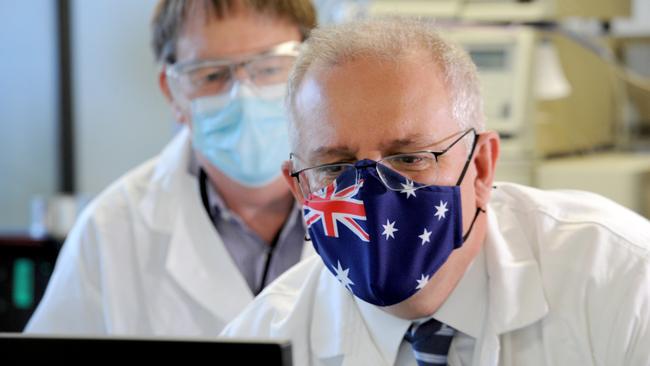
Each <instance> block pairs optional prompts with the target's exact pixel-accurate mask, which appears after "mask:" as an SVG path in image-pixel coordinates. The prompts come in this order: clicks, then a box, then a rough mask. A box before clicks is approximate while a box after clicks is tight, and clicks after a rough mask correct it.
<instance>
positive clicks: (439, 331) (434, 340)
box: [404, 319, 456, 366]
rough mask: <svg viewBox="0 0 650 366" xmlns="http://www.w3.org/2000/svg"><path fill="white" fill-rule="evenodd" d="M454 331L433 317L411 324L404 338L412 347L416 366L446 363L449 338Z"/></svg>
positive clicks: (452, 335) (449, 343)
mask: <svg viewBox="0 0 650 366" xmlns="http://www.w3.org/2000/svg"><path fill="white" fill-rule="evenodd" d="M455 332H456V331H455V330H454V328H452V327H450V326H448V325H447V324H442V323H441V322H439V321H437V320H435V319H429V320H428V321H426V322H424V323H420V324H412V325H411V327H410V328H409V330H408V331H407V332H406V335H405V336H404V339H405V340H406V341H407V342H409V343H410V344H411V346H412V347H413V355H414V356H415V360H416V361H417V362H418V366H431V365H446V364H447V353H449V346H450V345H451V339H452V338H453V337H454V333H455Z"/></svg>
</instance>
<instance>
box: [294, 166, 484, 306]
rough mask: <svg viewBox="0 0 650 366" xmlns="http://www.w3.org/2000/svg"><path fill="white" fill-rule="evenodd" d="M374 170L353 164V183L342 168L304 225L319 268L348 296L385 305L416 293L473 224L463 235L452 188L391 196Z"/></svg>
mask: <svg viewBox="0 0 650 366" xmlns="http://www.w3.org/2000/svg"><path fill="white" fill-rule="evenodd" d="M375 164H376V162H374V161H371V160H361V161H359V162H357V163H356V164H355V167H356V171H358V179H357V178H356V174H357V173H356V171H355V169H352V168H350V169H348V170H347V171H345V172H343V173H342V174H341V175H340V176H339V177H338V178H337V179H336V181H334V182H333V183H332V184H330V185H329V186H327V187H325V188H324V189H323V190H322V191H321V192H319V193H318V194H313V195H312V196H311V197H310V198H309V199H307V200H305V202H304V203H303V205H304V218H305V222H306V224H307V226H308V231H309V236H310V238H311V240H312V242H313V245H314V248H315V249H316V251H317V252H318V254H319V255H320V257H321V258H322V260H323V262H324V263H325V266H326V267H327V269H328V270H329V271H330V272H331V273H332V274H333V275H334V276H335V277H336V278H337V279H338V280H339V281H340V282H341V283H342V284H343V285H344V286H345V287H346V288H347V289H348V290H350V291H351V292H352V293H353V294H354V295H355V296H356V297H358V298H360V299H362V300H364V301H366V302H369V303H371V304H375V305H379V306H389V305H393V304H396V303H399V302H401V301H404V300H406V299H408V298H409V297H411V296H413V295H414V294H415V293H416V292H417V291H418V290H419V289H421V288H423V287H424V285H425V284H426V283H427V282H428V281H429V279H431V278H432V277H433V275H434V274H435V273H436V271H437V270H438V269H439V268H440V267H441V266H442V265H443V264H444V263H445V261H446V260H447V258H448V257H449V255H450V254H451V252H452V251H453V250H454V249H457V248H459V247H460V246H461V245H462V244H463V242H464V241H465V239H466V237H467V235H469V231H471V227H472V226H473V225H474V222H472V225H471V226H470V229H469V231H468V234H466V235H465V236H463V234H462V226H463V225H462V211H461V206H462V205H461V198H460V186H459V185H456V186H426V187H424V186H418V185H417V183H415V184H414V183H412V182H411V184H414V185H412V187H414V188H415V189H409V190H403V191H393V190H390V189H388V188H386V186H385V185H384V184H383V183H382V181H381V179H380V178H379V176H378V175H377V171H376V169H375ZM390 174H394V176H393V177H392V179H399V180H402V181H403V182H404V183H405V184H408V183H409V182H410V181H409V180H408V179H407V178H406V177H403V176H401V175H400V174H399V173H397V172H393V171H391V173H390ZM461 179H462V178H461ZM355 182H356V183H355ZM459 184H460V182H459ZM405 187H406V185H405ZM479 212H480V211H479V210H477V211H476V215H475V216H474V220H476V217H477V216H478V214H479Z"/></svg>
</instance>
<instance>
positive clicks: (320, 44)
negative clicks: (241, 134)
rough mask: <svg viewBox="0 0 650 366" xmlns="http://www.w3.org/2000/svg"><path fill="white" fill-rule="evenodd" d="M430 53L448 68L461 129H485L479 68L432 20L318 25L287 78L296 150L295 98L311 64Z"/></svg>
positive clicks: (397, 58)
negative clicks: (437, 29)
mask: <svg viewBox="0 0 650 366" xmlns="http://www.w3.org/2000/svg"><path fill="white" fill-rule="evenodd" d="M423 52H424V53H426V54H429V55H430V56H431V60H432V61H434V62H436V63H437V64H438V65H439V67H440V68H441V69H442V70H443V72H444V80H445V83H446V84H447V90H448V92H449V94H450V97H451V101H452V104H453V105H452V116H453V118H454V119H455V120H456V122H458V125H459V127H460V129H461V130H465V129H467V128H470V127H473V128H475V129H476V131H477V132H480V131H483V130H484V128H485V117H484V115H483V103H482V100H481V93H480V83H479V79H478V75H477V71H476V66H475V65H474V63H473V62H472V61H471V59H470V57H469V56H468V55H467V53H466V52H465V51H464V50H463V49H461V48H460V47H459V46H457V45H455V44H452V43H450V42H448V41H446V40H444V39H443V38H442V37H441V36H440V35H439V34H438V32H437V31H436V29H435V28H434V27H433V25H432V24H431V23H430V22H426V21H423V20H415V19H405V18H390V19H370V20H364V21H358V22H352V23H347V24H340V25H334V26H327V27H319V28H316V29H314V30H313V31H312V33H311V34H310V37H309V39H307V41H306V42H305V44H304V45H303V50H302V52H301V53H300V56H299V57H298V59H297V60H296V63H295V65H294V68H293V70H292V72H291V75H290V76H289V84H288V92H287V93H288V94H287V106H288V110H289V120H290V124H289V128H290V130H289V133H290V136H291V144H292V148H293V149H294V150H295V149H296V148H297V146H298V139H299V137H298V130H297V127H298V125H297V122H299V119H300V116H299V114H298V112H297V110H296V103H295V99H296V96H297V94H298V92H299V89H300V86H301V84H302V82H303V79H304V78H305V75H306V74H307V72H308V71H309V70H310V69H311V68H312V67H319V68H327V67H331V66H335V65H340V64H342V63H345V62H346V61H350V60H353V59H355V58H359V57H376V58H380V59H385V60H389V61H393V62H399V61H400V60H403V59H405V58H406V57H409V56H411V55H414V54H422V53H423Z"/></svg>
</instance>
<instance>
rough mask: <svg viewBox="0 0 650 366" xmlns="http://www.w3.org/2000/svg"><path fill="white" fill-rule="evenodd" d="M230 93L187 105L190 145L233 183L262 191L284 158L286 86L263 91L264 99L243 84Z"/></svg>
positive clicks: (274, 177) (286, 151)
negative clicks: (189, 122) (190, 117)
mask: <svg viewBox="0 0 650 366" xmlns="http://www.w3.org/2000/svg"><path fill="white" fill-rule="evenodd" d="M233 88H234V89H233V90H232V91H231V94H230V95H216V96H208V97H202V98H197V99H195V100H193V101H192V144H193V146H194V148H195V149H196V150H197V151H199V152H200V153H201V154H202V155H203V156H205V157H206V158H207V159H208V160H209V161H210V163H212V164H213V165H214V166H215V167H216V168H218V169H219V170H220V171H221V172H223V173H224V174H226V175H227V176H228V177H230V178H231V179H232V180H234V181H236V182H238V183H240V184H241V185H244V186H247V187H261V186H264V185H267V184H269V183H271V182H273V181H274V180H275V179H276V178H278V177H279V176H280V174H281V170H280V167H281V164H282V162H283V161H284V160H286V159H287V157H288V156H289V137H288V131H287V128H288V127H287V115H286V111H285V108H284V103H283V98H284V93H285V90H286V85H278V86H273V87H267V88H269V89H268V90H265V93H264V95H265V97H264V98H261V97H259V96H257V95H256V93H255V92H253V91H252V90H251V89H250V88H249V87H248V86H247V85H246V84H239V83H238V84H236V85H235V86H234V87H233Z"/></svg>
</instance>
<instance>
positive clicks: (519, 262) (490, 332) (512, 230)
mask: <svg viewBox="0 0 650 366" xmlns="http://www.w3.org/2000/svg"><path fill="white" fill-rule="evenodd" d="M505 215H512V216H511V217H504V215H502V216H501V217H502V218H504V219H502V220H501V221H499V220H497V217H496V215H495V212H494V210H492V209H488V212H487V217H488V230H487V231H488V232H487V238H486V240H485V243H484V245H485V255H486V265H487V273H488V278H489V280H488V288H489V289H488V293H489V295H488V309H487V313H488V316H487V318H486V320H485V324H484V325H483V334H482V336H481V339H480V340H479V341H478V342H477V346H476V349H475V352H474V364H475V365H497V364H498V363H499V351H500V342H499V335H501V334H504V333H507V332H510V331H513V330H515V329H519V328H522V327H525V326H528V325H531V324H533V323H535V322H537V321H539V320H541V319H542V318H543V317H544V316H545V315H546V314H547V313H548V303H547V301H546V297H545V295H544V290H543V286H542V277H541V274H540V271H539V266H538V263H537V260H536V259H535V257H534V254H533V252H532V249H531V247H530V246H529V245H528V243H529V241H530V239H529V238H527V237H526V235H525V233H524V231H523V230H522V228H521V226H520V223H519V222H518V221H517V219H516V217H515V215H516V213H512V212H506V213H505ZM505 238H508V239H507V240H506V239H505Z"/></svg>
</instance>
